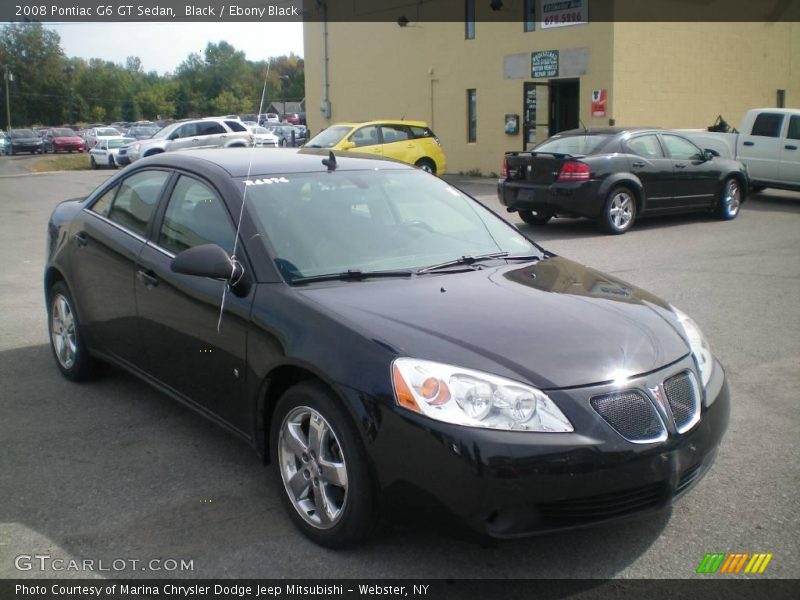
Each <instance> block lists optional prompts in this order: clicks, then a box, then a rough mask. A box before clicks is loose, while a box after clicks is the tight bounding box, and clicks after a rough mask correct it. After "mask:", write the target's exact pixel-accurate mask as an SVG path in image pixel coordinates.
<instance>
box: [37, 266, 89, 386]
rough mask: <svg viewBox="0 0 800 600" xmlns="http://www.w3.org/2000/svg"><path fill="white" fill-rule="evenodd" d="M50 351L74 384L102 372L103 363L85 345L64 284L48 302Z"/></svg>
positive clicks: (59, 283)
mask: <svg viewBox="0 0 800 600" xmlns="http://www.w3.org/2000/svg"><path fill="white" fill-rule="evenodd" d="M47 322H48V329H49V332H50V349H51V350H52V351H53V356H54V357H55V359H56V365H57V366H58V369H59V371H61V374H62V375H63V376H64V377H66V378H67V379H69V380H71V381H86V380H87V379H92V378H94V377H96V376H97V375H98V374H99V373H100V371H101V363H98V362H97V360H95V359H94V358H92V356H91V355H90V354H89V352H88V350H87V349H86V345H85V344H84V342H83V334H82V332H81V327H80V322H79V321H78V313H77V312H76V311H75V303H74V302H73V300H72V295H71V294H70V293H69V289H67V286H66V284H65V283H64V282H63V281H57V282H56V283H54V284H53V286H52V287H51V288H50V293H49V294H48V302H47Z"/></svg>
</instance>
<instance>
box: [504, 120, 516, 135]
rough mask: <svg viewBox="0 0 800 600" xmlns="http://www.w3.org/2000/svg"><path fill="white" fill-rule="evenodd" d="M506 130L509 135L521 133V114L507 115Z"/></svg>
mask: <svg viewBox="0 0 800 600" xmlns="http://www.w3.org/2000/svg"><path fill="white" fill-rule="evenodd" d="M505 132H506V133H507V134H508V135H517V134H519V115H506V126H505Z"/></svg>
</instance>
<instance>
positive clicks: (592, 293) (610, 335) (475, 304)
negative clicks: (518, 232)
mask: <svg viewBox="0 0 800 600" xmlns="http://www.w3.org/2000/svg"><path fill="white" fill-rule="evenodd" d="M298 293H299V294H301V295H303V296H304V297H305V298H307V299H308V300H311V301H313V302H315V303H317V304H319V305H322V306H323V307H324V308H325V309H327V310H328V311H331V312H333V313H336V314H337V315H338V317H339V318H340V320H343V321H347V322H349V323H351V324H352V325H353V326H354V327H356V328H358V329H359V330H360V331H362V333H365V334H366V335H368V336H370V337H372V338H375V339H379V340H380V341H381V342H382V343H384V344H387V345H389V346H391V347H393V348H394V349H395V350H396V351H397V353H398V354H399V355H403V356H413V357H417V358H426V359H430V360H437V361H440V362H446V363H450V364H456V365H459V366H462V367H468V368H474V369H482V370H484V371H491V372H494V373H496V374H498V375H503V376H507V377H513V378H516V379H520V378H522V379H525V380H527V381H530V382H532V383H533V384H534V385H537V386H539V387H541V388H545V389H547V388H556V387H571V386H580V385H588V384H592V383H599V382H603V381H610V380H613V379H616V378H618V377H621V376H626V375H634V374H640V373H646V372H649V371H653V370H655V369H658V368H660V367H663V366H664V365H667V364H670V363H672V362H674V361H676V360H678V359H680V358H681V357H683V356H685V355H686V354H687V353H688V352H689V349H688V346H687V344H686V343H685V342H684V340H683V338H682V337H681V335H680V334H679V333H678V331H677V329H676V327H675V326H674V325H673V324H672V323H674V322H675V321H674V317H673V316H672V313H671V311H670V310H669V308H668V305H667V304H666V303H665V302H663V301H662V300H660V299H658V298H657V297H655V296H653V295H651V294H648V293H647V292H645V291H643V290H640V289H638V288H635V287H633V286H631V285H629V284H626V283H624V282H622V281H620V280H617V279H614V278H612V277H609V276H607V275H604V274H603V273H600V272H598V271H595V270H593V269H589V268H586V267H583V266H581V265H579V264H577V263H574V262H572V261H569V260H567V259H564V258H560V257H555V258H549V259H545V260H542V261H540V262H538V263H536V264H533V265H527V266H524V267H519V266H503V267H494V268H487V269H482V270H478V271H474V272H473V271H471V272H465V273H451V274H430V275H424V276H419V277H415V278H413V279H411V280H408V279H403V280H381V281H378V280H369V281H362V282H351V283H338V282H337V283H335V284H325V285H319V286H314V287H307V288H302V289H298Z"/></svg>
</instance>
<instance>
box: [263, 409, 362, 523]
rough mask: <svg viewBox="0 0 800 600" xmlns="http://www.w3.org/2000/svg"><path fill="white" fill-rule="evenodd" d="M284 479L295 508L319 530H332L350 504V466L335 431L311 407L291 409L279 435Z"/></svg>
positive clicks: (279, 453)
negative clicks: (348, 468)
mask: <svg viewBox="0 0 800 600" xmlns="http://www.w3.org/2000/svg"><path fill="white" fill-rule="evenodd" d="M278 457H279V460H280V465H279V468H280V470H281V479H283V485H284V487H285V488H286V493H287V494H288V495H289V499H290V500H291V501H292V505H293V506H294V508H295V510H296V511H297V512H298V514H300V516H301V517H303V519H304V520H305V521H307V522H308V523H309V524H311V525H312V526H314V527H316V528H318V529H329V528H331V527H333V526H334V525H336V523H337V522H338V521H339V519H340V518H341V516H342V514H343V512H344V508H345V505H346V503H347V468H346V465H345V459H344V455H343V453H342V447H341V445H340V444H339V440H338V439H337V438H336V433H335V432H334V431H333V428H332V427H331V426H330V424H329V423H328V421H326V420H325V417H323V416H322V415H321V414H320V413H318V412H317V411H316V410H314V409H313V408H309V407H308V406H298V407H296V408H295V409H294V410H292V411H291V412H290V413H289V414H288V415H286V418H285V419H284V420H283V423H282V424H281V430H280V436H279V438H278Z"/></svg>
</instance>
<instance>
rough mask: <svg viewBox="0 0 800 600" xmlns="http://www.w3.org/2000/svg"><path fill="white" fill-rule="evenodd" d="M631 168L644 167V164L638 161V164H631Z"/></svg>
mask: <svg viewBox="0 0 800 600" xmlns="http://www.w3.org/2000/svg"><path fill="white" fill-rule="evenodd" d="M631 166H633V167H643V166H644V163H643V162H641V161H638V160H637V161H636V162H633V163H631Z"/></svg>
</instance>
